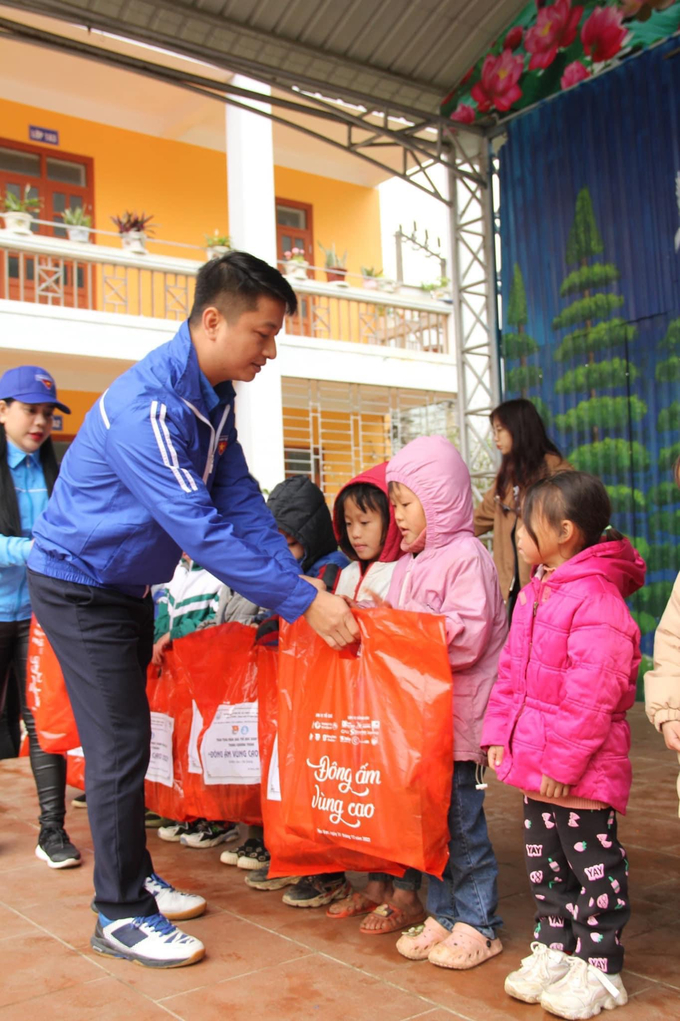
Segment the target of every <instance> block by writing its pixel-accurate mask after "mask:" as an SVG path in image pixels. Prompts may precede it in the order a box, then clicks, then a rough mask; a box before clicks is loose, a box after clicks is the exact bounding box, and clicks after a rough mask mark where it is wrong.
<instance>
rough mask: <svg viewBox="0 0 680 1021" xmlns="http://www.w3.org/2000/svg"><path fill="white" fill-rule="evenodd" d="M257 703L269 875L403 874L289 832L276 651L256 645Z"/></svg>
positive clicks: (388, 865) (363, 856)
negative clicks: (281, 761) (282, 772)
mask: <svg viewBox="0 0 680 1021" xmlns="http://www.w3.org/2000/svg"><path fill="white" fill-rule="evenodd" d="M255 653H256V660H255V662H256V669H257V677H258V704H259V707H260V721H259V733H260V761H261V764H262V819H263V823H264V842H265V844H266V847H267V850H268V851H269V853H270V855H271V862H270V864H269V876H270V877H271V878H272V879H276V878H277V877H279V876H316V875H319V874H320V873H322V872H340V871H342V870H343V869H348V870H350V871H355V872H390V873H392V875H395V876H403V874H404V869H403V867H401V866H399V865H397V864H395V863H393V862H389V861H383V860H381V859H379V858H373V857H371V856H370V855H368V854H362V853H361V852H360V851H351V850H348V849H347V848H343V847H333V846H331V845H328V844H324V843H320V842H319V841H317V840H316V838H313V839H311V840H307V839H305V838H301V837H300V836H298V835H297V834H295V833H292V832H291V831H290V830H289V829H288V828H287V827H286V825H285V823H284V821H283V803H282V798H283V797H285V795H283V794H282V785H281V775H280V770H279V739H278V703H279V688H278V672H279V671H278V667H279V656H278V653H277V651H276V650H275V649H274V650H272V649H269V648H266V647H256V649H255Z"/></svg>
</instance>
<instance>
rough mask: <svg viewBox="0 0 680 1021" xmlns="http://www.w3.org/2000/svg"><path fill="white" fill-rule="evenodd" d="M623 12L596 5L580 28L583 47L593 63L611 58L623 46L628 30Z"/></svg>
mask: <svg viewBox="0 0 680 1021" xmlns="http://www.w3.org/2000/svg"><path fill="white" fill-rule="evenodd" d="M622 21H623V12H622V11H620V10H617V8H615V7H596V8H595V10H594V11H593V13H592V14H591V15H590V17H589V18H587V20H586V21H585V22H584V24H583V28H582V29H581V42H582V43H583V49H584V50H585V52H586V53H587V55H588V56H589V57H591V58H592V60H593V62H594V63H595V64H600V63H602V61H603V60H611V59H612V57H615V56H616V54H617V53H618V52H619V50H620V49H621V47H622V46H623V40H624V39H625V38H626V35H627V33H628V30H627V29H626V28H624V27H623V25H622V24H621V22H622Z"/></svg>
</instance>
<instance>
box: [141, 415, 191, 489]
mask: <svg viewBox="0 0 680 1021" xmlns="http://www.w3.org/2000/svg"><path fill="white" fill-rule="evenodd" d="M161 408H163V409H165V405H164V404H162V405H161ZM158 414H159V408H158V401H152V402H151V414H150V418H151V426H152V428H153V431H154V436H155V437H156V443H157V444H158V449H159V450H160V452H161V457H162V458H163V464H164V465H165V467H166V468H169V469H170V471H171V472H172V474H173V475H174V476H175V478H176V479H177V481H178V482H179V484H180V487H181V488H182V489H183V490H184V492H185V493H190V492H191V489H190V487H189V486H188V485H187V484H186V482H185V481H184V479H183V478H182V474H181V472H180V470H179V467H178V466H177V464H176V463H175V464H174V465H173V464H171V462H170V458H169V457H168V452H167V450H166V448H165V444H164V442H163V437H162V435H161V430H160V426H159V424H158ZM163 424H164V425H165V423H163ZM165 431H166V433H167V426H166V427H165ZM173 453H174V451H173ZM175 462H177V455H176V454H175ZM191 481H192V482H193V479H192V480H191ZM195 488H196V486H195V485H194V489H195Z"/></svg>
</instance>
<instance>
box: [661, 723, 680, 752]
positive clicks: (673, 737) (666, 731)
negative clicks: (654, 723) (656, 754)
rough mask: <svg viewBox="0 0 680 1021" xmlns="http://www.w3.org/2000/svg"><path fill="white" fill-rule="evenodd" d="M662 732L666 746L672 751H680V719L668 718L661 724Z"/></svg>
mask: <svg viewBox="0 0 680 1021" xmlns="http://www.w3.org/2000/svg"><path fill="white" fill-rule="evenodd" d="M661 733H662V734H663V739H664V741H665V742H666V748H670V750H671V751H672V752H680V720H666V722H665V723H662V724H661Z"/></svg>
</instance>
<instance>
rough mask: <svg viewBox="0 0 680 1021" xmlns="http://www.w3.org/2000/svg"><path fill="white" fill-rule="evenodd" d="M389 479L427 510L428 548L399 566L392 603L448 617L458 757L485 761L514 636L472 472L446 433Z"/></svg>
mask: <svg viewBox="0 0 680 1021" xmlns="http://www.w3.org/2000/svg"><path fill="white" fill-rule="evenodd" d="M387 481H388V483H389V482H401V483H403V485H405V486H408V488H409V489H411V490H412V491H413V492H414V493H415V494H416V496H417V497H418V499H419V500H420V502H421V504H422V505H423V510H424V512H425V520H426V523H427V532H426V537H425V547H424V549H423V551H422V553H418V555H417V556H414V555H413V554H411V553H409V554H407V555H406V556H403V557H402V558H401V560H399V561H398V563H397V566H396V568H395V570H394V574H393V576H392V583H391V585H390V591H389V595H388V601H389V602H390V603H392V605H393V606H396V607H398V608H399V609H402V610H412V611H415V612H420V613H440V614H442V615H443V616H444V618H445V620H446V636H447V639H448V644H449V662H450V663H451V669H452V672H453V726H454V758H455V759H458V760H468V761H473V762H483V761H484V759H485V756H484V754H483V752H482V750H481V730H482V720H483V716H484V710H485V709H486V703H487V701H488V698H489V693H490V691H491V688H492V686H493V684H494V681H495V680H496V672H497V666H498V657H499V655H500V651H501V648H502V646H503V642H504V641H505V635H506V631H507V624H506V612H505V607H504V605H503V600H502V598H501V593H500V588H499V586H498V575H497V573H496V568H495V566H494V563H493V560H492V559H491V556H490V554H489V552H488V551H487V550H486V549H485V547H484V546H483V545H482V544H481V542H479V540H478V539H475V537H474V532H473V517H472V490H471V486H470V473H469V472H468V470H467V468H466V466H465V463H464V462H463V459H462V457H461V456H460V454H459V453H458V451H457V450H456V448H455V447H454V446H453V444H452V443H450V442H449V441H448V440H447V439H445V438H444V437H443V436H422V437H420V438H419V439H417V440H413V442H412V443H409V444H408V445H407V446H406V447H404V449H403V450H401V451H399V453H398V454H396V455H395V456H394V457H393V458H392V460H391V461H390V463H389V465H388V467H387Z"/></svg>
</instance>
